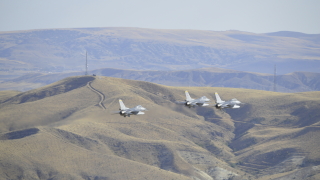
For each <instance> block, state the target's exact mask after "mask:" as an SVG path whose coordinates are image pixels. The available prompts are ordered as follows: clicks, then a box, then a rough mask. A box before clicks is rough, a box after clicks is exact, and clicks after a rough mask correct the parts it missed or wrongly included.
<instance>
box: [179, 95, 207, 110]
mask: <svg viewBox="0 0 320 180" xmlns="http://www.w3.org/2000/svg"><path fill="white" fill-rule="evenodd" d="M185 94H186V100H185V101H176V103H177V104H184V105H186V106H188V107H189V108H191V107H195V106H208V105H209V104H207V103H206V102H208V101H210V99H208V98H207V97H205V96H202V97H201V98H199V99H192V98H191V97H190V94H189V93H188V91H185Z"/></svg>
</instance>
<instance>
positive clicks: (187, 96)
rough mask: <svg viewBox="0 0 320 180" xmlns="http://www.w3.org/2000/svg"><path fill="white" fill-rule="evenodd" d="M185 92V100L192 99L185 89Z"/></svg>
mask: <svg viewBox="0 0 320 180" xmlns="http://www.w3.org/2000/svg"><path fill="white" fill-rule="evenodd" d="M185 93H186V100H187V101H191V100H193V99H192V98H191V97H190V94H189V92H188V91H185Z"/></svg>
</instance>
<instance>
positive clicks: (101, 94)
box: [87, 81, 106, 109]
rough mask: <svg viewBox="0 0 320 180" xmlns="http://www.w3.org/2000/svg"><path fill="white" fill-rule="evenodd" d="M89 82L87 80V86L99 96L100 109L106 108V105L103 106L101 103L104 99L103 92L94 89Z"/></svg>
mask: <svg viewBox="0 0 320 180" xmlns="http://www.w3.org/2000/svg"><path fill="white" fill-rule="evenodd" d="M91 83H92V81H89V82H88V83H87V86H88V88H89V89H91V90H92V91H93V92H95V93H97V94H98V95H99V96H100V102H99V103H98V104H99V106H100V107H101V108H102V109H106V107H105V106H104V104H103V103H102V102H103V101H104V99H105V96H104V94H103V93H102V92H100V91H98V90H96V89H95V88H93V87H92V86H91Z"/></svg>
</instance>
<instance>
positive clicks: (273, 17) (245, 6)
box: [0, 0, 320, 34]
mask: <svg viewBox="0 0 320 180" xmlns="http://www.w3.org/2000/svg"><path fill="white" fill-rule="evenodd" d="M319 19H320V0H0V31H12V30H29V29H49V28H82V27H140V28H154V29H197V30H214V31H225V30H240V31H248V32H254V33H266V32H276V31H296V32H303V33H309V34H318V33H320V20H319Z"/></svg>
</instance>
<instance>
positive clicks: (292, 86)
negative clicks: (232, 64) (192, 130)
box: [0, 68, 320, 92]
mask: <svg viewBox="0 0 320 180" xmlns="http://www.w3.org/2000/svg"><path fill="white" fill-rule="evenodd" d="M83 74H84V72H77V73H53V74H41V73H33V74H28V75H25V76H21V77H19V78H15V79H12V80H8V81H5V82H2V83H0V90H20V91H26V90H30V89H34V88H38V87H41V86H45V85H47V84H51V83H53V82H56V81H58V80H61V79H63V78H66V77H70V76H77V75H83ZM89 74H90V75H92V74H95V75H97V76H109V77H118V78H124V79H132V80H140V81H148V82H153V83H157V84H163V85H168V86H185V87H188V86H203V87H232V88H246V89H257V90H266V91H274V88H275V90H276V91H278V92H304V91H320V73H311V72H294V73H290V74H286V75H278V76H276V79H275V80H274V75H272V74H259V73H251V72H243V71H236V70H228V69H221V68H203V69H193V70H180V71H136V70H122V69H112V68H104V69H98V70H93V71H89ZM274 82H276V86H275V87H274Z"/></svg>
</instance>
